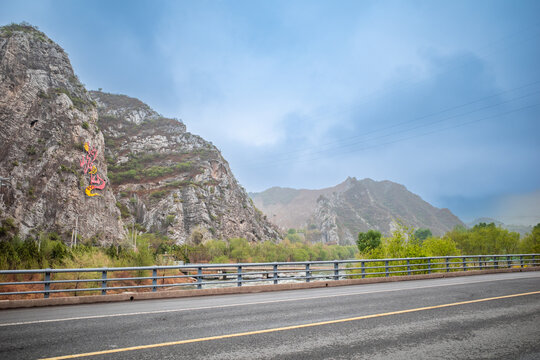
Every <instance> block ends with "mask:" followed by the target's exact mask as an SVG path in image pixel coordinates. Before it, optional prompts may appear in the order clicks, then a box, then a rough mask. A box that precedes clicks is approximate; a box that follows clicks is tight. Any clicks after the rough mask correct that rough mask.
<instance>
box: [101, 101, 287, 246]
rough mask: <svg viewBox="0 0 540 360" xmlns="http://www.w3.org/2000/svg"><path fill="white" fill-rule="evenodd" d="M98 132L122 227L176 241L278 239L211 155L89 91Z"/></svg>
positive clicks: (173, 123)
mask: <svg viewBox="0 0 540 360" xmlns="http://www.w3.org/2000/svg"><path fill="white" fill-rule="evenodd" d="M91 96H92V98H93V99H94V100H95V101H96V103H97V104H98V112H99V122H98V124H99V128H100V129H101V130H102V131H103V133H104V135H105V142H106V148H107V160H108V163H109V167H108V169H109V177H110V179H111V182H112V186H113V189H114V192H115V194H116V197H117V199H118V206H119V208H120V209H121V210H122V217H123V219H124V222H125V223H126V224H130V223H136V224H138V227H142V228H144V230H147V231H151V232H161V233H164V234H167V235H168V236H169V237H171V238H173V239H175V240H176V241H177V242H184V241H186V240H188V241H194V242H198V241H201V240H203V239H206V238H223V239H227V238H231V237H246V238H248V240H254V241H257V240H267V239H277V238H279V237H280V235H279V233H278V231H277V228H276V227H275V226H273V225H272V224H270V223H269V222H268V221H267V219H266V216H264V215H263V214H262V213H261V212H260V211H258V210H257V209H256V208H255V207H254V205H253V203H252V201H251V199H250V198H249V196H248V195H247V193H246V192H245V190H244V189H243V188H242V187H241V186H240V185H239V184H238V182H237V181H236V179H235V178H234V176H233V174H232V172H231V169H230V168H229V165H228V163H227V161H225V159H224V158H223V157H222V156H221V153H220V152H219V150H218V149H217V148H216V147H215V146H214V145H212V144H211V143H209V142H208V141H205V140H204V139H202V138H201V137H199V136H197V135H193V134H191V133H189V132H187V131H186V126H185V125H184V124H183V123H182V122H180V121H178V120H176V119H168V118H164V117H162V116H160V115H159V114H158V113H156V112H155V111H154V110H152V109H151V108H150V107H148V106H147V105H146V104H144V103H142V102H141V101H139V100H137V99H134V98H130V97H127V96H124V95H113V94H106V93H103V92H97V91H96V92H91Z"/></svg>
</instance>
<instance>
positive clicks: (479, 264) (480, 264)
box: [478, 256, 484, 270]
mask: <svg viewBox="0 0 540 360" xmlns="http://www.w3.org/2000/svg"><path fill="white" fill-rule="evenodd" d="M483 265H484V264H482V257H481V256H479V257H478V266H480V270H482V269H483V268H484V267H483Z"/></svg>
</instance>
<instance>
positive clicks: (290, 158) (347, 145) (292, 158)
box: [253, 90, 540, 165]
mask: <svg viewBox="0 0 540 360" xmlns="http://www.w3.org/2000/svg"><path fill="white" fill-rule="evenodd" d="M538 93H540V90H535V91H533V92H529V93H527V94H525V95H521V96H518V97H515V98H512V99H509V100H506V101H502V102H498V103H496V104H491V105H487V106H484V107H481V108H477V109H473V110H471V111H467V112H463V113H460V114H456V115H452V116H448V117H446V118H444V119H438V120H435V121H430V122H427V123H422V124H418V125H415V126H413V127H410V128H406V129H403V130H398V131H394V132H389V133H385V134H382V135H378V136H375V137H367V138H366V137H365V135H367V134H373V133H375V132H379V131H380V130H376V131H371V132H369V133H366V134H364V135H361V136H356V137H354V138H353V139H359V138H362V137H363V139H362V140H360V141H355V142H352V143H339V145H336V146H333V147H329V148H326V149H318V150H317V151H310V152H305V151H304V152H303V153H302V154H299V155H298V156H287V157H282V158H280V159H275V160H273V161H267V162H265V164H266V165H269V164H278V163H286V162H292V161H297V160H301V159H302V158H306V157H310V156H313V155H316V154H322V153H328V152H332V151H336V150H340V149H346V148H350V147H354V146H356V145H359V144H362V143H367V142H370V141H373V140H378V139H382V138H386V137H389V136H394V135H400V134H403V133H406V132H410V131H413V130H416V129H420V128H424V127H429V126H433V125H435V124H439V123H442V122H445V121H448V120H451V119H455V118H459V117H463V116H467V115H470V114H473V113H477V112H480V111H483V110H487V109H491V108H495V107H499V106H501V105H504V104H507V103H511V102H514V101H518V100H521V99H524V98H527V97H530V96H533V95H536V94H538ZM425 117H427V116H424V117H422V118H425ZM412 122H414V121H405V122H401V123H400V125H402V124H408V123H412ZM396 126H397V125H396ZM396 126H390V127H387V128H386V129H391V128H393V127H396ZM253 164H254V165H255V164H256V163H253Z"/></svg>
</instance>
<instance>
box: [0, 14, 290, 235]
mask: <svg viewBox="0 0 540 360" xmlns="http://www.w3.org/2000/svg"><path fill="white" fill-rule="evenodd" d="M0 178H2V179H0V180H1V184H0V226H1V227H0V229H1V230H0V238H1V237H3V236H5V235H6V234H8V233H9V234H8V235H10V236H13V235H16V234H18V235H20V236H21V237H22V238H23V239H24V238H26V237H28V236H33V237H37V235H39V234H45V233H50V232H56V233H57V235H58V236H59V237H60V238H62V239H63V240H64V241H69V240H70V237H71V234H72V231H73V229H74V228H75V227H77V230H78V234H79V235H80V236H81V237H82V238H84V239H87V240H88V239H91V240H92V241H93V242H94V243H100V244H109V243H119V242H121V241H122V240H123V239H124V238H125V234H126V230H125V227H126V225H127V226H129V227H136V228H137V230H138V231H149V232H159V233H162V234H166V235H168V236H169V237H170V238H172V239H174V240H175V241H176V242H177V243H182V242H185V241H187V240H190V239H191V240H193V241H195V242H200V241H202V240H204V239H206V238H223V239H227V238H230V237H244V238H247V239H249V240H252V241H257V240H266V239H277V238H279V237H280V235H279V233H278V231H277V228H276V227H274V226H273V225H271V224H270V223H269V222H268V221H267V220H266V218H265V216H264V215H263V214H262V213H261V212H259V211H258V210H257V209H256V208H255V207H254V206H253V204H252V201H251V199H250V198H249V197H248V196H247V194H246V192H245V191H244V189H243V188H242V187H241V186H240V185H239V184H238V182H237V181H236V179H235V178H234V176H233V174H232V173H231V170H230V168H229V165H228V163H227V161H225V159H223V157H222V156H221V153H220V152H219V150H218V149H217V148H216V147H215V146H213V145H212V144H211V143H209V142H207V141H205V140H204V139H202V138H201V137H199V136H196V135H193V134H191V133H189V132H187V131H186V126H185V125H184V124H183V123H182V122H179V121H178V120H175V119H167V118H164V117H162V116H160V115H159V114H157V113H156V112H155V111H153V110H152V109H150V107H149V106H147V105H146V104H143V103H142V102H141V101H139V100H137V99H134V98H130V97H127V96H123V95H112V94H105V93H102V92H91V93H88V92H87V90H86V89H85V87H84V85H83V84H81V83H80V81H79V80H78V78H77V76H76V75H75V73H74V71H73V69H72V67H71V64H70V61H69V58H68V56H67V54H66V53H65V52H64V50H63V49H62V48H61V47H60V46H58V45H57V44H55V43H54V42H53V41H52V40H51V39H49V38H48V37H47V36H46V35H45V34H44V33H42V32H40V31H39V30H37V28H35V27H33V26H30V25H25V24H23V25H17V24H11V25H8V26H5V27H2V28H0Z"/></svg>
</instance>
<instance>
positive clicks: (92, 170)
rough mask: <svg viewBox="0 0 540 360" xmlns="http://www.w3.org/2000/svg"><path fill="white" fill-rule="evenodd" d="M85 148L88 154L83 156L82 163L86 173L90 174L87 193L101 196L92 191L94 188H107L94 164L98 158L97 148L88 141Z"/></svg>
mask: <svg viewBox="0 0 540 360" xmlns="http://www.w3.org/2000/svg"><path fill="white" fill-rule="evenodd" d="M84 150H85V151H86V154H85V155H84V156H83V158H82V160H81V162H80V164H81V167H82V168H83V171H84V173H85V174H89V175H90V185H88V186H87V187H86V189H85V193H86V195H88V196H100V195H99V194H98V193H95V192H92V191H93V190H103V189H104V188H105V180H104V179H102V178H101V176H99V174H98V170H97V167H96V166H95V165H94V161H95V160H96V158H97V149H96V148H95V147H93V146H92V147H90V144H88V142H85V143H84Z"/></svg>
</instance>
